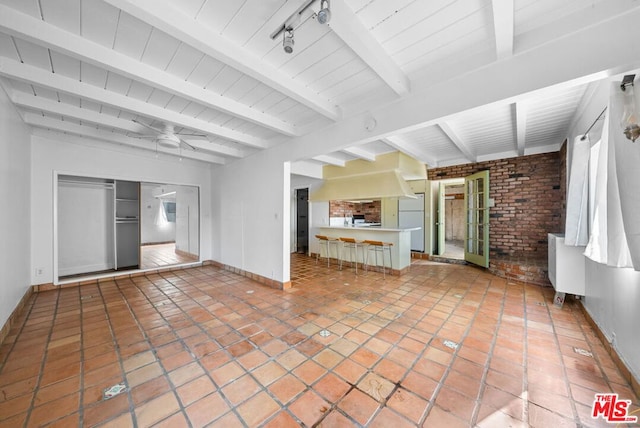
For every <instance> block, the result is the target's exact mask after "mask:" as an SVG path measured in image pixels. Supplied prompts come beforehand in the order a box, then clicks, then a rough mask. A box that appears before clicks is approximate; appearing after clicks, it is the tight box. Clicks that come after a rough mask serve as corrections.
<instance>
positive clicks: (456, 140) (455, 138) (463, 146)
mask: <svg viewBox="0 0 640 428" xmlns="http://www.w3.org/2000/svg"><path fill="white" fill-rule="evenodd" d="M438 126H439V127H440V129H441V130H442V132H444V133H445V135H446V136H447V137H449V139H450V140H451V142H452V143H453V144H454V145H455V146H456V147H457V148H458V150H460V151H461V152H462V154H463V155H464V157H465V158H467V159H468V160H470V161H471V162H475V161H476V155H475V154H474V153H473V152H472V151H471V149H470V148H469V146H468V145H467V143H465V142H464V141H463V140H462V138H460V136H459V135H458V133H457V132H456V131H455V130H454V129H453V127H452V126H451V124H450V123H449V122H446V121H445V122H440V123H439V124H438Z"/></svg>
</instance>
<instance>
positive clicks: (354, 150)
mask: <svg viewBox="0 0 640 428" xmlns="http://www.w3.org/2000/svg"><path fill="white" fill-rule="evenodd" d="M342 151H343V152H345V153H348V154H350V155H351V156H355V157H357V158H359V159H364V160H368V161H371V162H373V161H375V160H376V155H375V154H373V153H371V152H368V151H366V150H364V149H362V148H360V147H347V148H346V149H342Z"/></svg>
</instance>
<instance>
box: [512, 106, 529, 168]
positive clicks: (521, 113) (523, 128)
mask: <svg viewBox="0 0 640 428" xmlns="http://www.w3.org/2000/svg"><path fill="white" fill-rule="evenodd" d="M512 106H513V110H514V114H515V117H516V144H517V149H518V156H524V148H525V146H526V142H527V141H526V135H527V107H526V106H525V104H524V103H523V102H518V103H513V104H512Z"/></svg>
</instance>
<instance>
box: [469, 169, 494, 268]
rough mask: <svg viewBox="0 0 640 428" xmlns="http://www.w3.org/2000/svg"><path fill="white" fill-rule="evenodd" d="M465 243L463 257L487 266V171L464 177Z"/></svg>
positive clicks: (470, 261)
mask: <svg viewBox="0 0 640 428" xmlns="http://www.w3.org/2000/svg"><path fill="white" fill-rule="evenodd" d="M464 187H465V191H464V202H465V224H466V226H465V241H464V242H465V245H464V259H465V260H466V261H468V262H469V263H473V264H476V265H479V266H483V267H488V266H489V171H480V172H478V173H475V174H473V175H470V176H468V177H465V179H464Z"/></svg>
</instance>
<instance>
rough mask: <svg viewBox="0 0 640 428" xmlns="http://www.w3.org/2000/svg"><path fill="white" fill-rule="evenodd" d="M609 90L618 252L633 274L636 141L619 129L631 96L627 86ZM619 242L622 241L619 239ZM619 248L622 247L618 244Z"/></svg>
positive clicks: (639, 255)
mask: <svg viewBox="0 0 640 428" xmlns="http://www.w3.org/2000/svg"><path fill="white" fill-rule="evenodd" d="M612 86H613V87H612V90H611V93H612V96H611V98H612V102H611V104H612V106H611V107H612V109H611V118H612V121H611V124H612V125H618V126H611V127H610V144H611V145H612V146H613V156H614V163H615V179H616V184H617V188H618V201H619V203H620V216H619V218H618V221H619V222H620V229H621V230H622V232H623V236H624V237H625V238H626V239H625V241H626V251H624V250H620V251H621V253H624V257H625V258H626V260H624V264H625V265H626V266H630V265H633V267H634V269H635V270H640V191H639V188H640V141H638V142H636V143H634V142H632V141H631V140H629V139H627V138H626V137H625V135H624V133H623V129H624V126H625V125H619V123H620V119H621V118H622V116H623V113H624V112H625V109H624V96H625V92H626V95H627V96H628V95H632V94H633V86H628V87H627V88H626V91H625V92H623V91H622V89H620V85H618V84H613V85H612ZM636 102H637V100H636ZM636 108H637V107H636ZM636 111H637V110H636ZM619 239H621V240H622V236H621V237H620V238H619ZM620 247H623V245H622V243H621V244H620ZM621 255H622V254H621Z"/></svg>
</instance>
